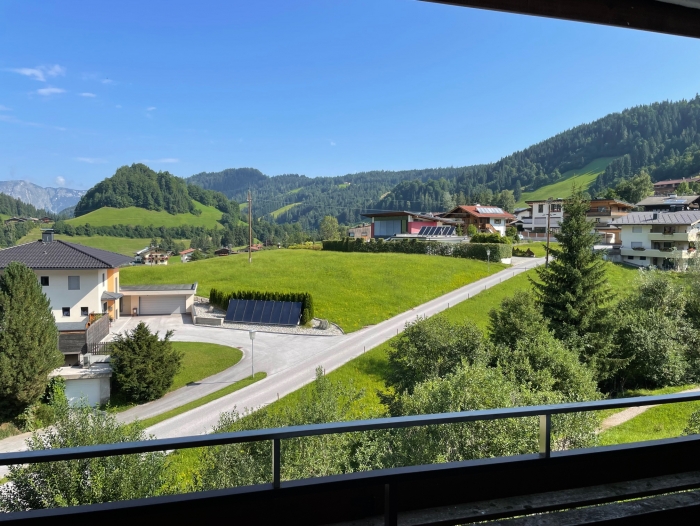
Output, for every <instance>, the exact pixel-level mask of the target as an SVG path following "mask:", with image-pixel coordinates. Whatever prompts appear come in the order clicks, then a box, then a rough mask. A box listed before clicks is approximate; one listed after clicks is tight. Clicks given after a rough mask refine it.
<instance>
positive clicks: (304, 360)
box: [124, 258, 544, 438]
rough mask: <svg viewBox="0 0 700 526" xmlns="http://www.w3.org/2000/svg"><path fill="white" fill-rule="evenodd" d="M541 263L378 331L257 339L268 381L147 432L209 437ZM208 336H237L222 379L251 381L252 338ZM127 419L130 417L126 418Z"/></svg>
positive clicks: (518, 267)
mask: <svg viewBox="0 0 700 526" xmlns="http://www.w3.org/2000/svg"><path fill="white" fill-rule="evenodd" d="M543 263H544V258H537V259H524V258H523V259H519V260H518V261H516V262H515V265H513V266H512V267H510V268H508V269H506V270H502V271H501V272H498V273H496V274H493V275H492V276H489V277H488V278H484V279H482V280H479V281H477V282H475V283H472V284H470V285H467V286H465V287H462V288H460V289H457V290H455V291H452V292H450V293H448V294H445V295H444V296H440V297H439V298H436V299H434V300H432V301H429V302H427V303H424V304H423V305H420V306H418V307H416V308H414V309H411V310H410V311H407V312H404V313H402V314H399V315H398V316H394V317H393V318H390V319H388V320H386V321H383V322H381V323H379V324H377V325H373V326H370V327H366V328H364V329H361V330H359V331H356V332H353V333H351V334H347V335H344V336H336V337H328V338H325V337H304V336H283V335H278V334H274V335H273V334H260V333H259V334H258V336H257V337H256V340H255V358H256V364H257V363H258V356H260V355H263V353H265V358H264V360H265V362H262V360H263V358H261V365H260V368H259V369H258V368H257V365H256V370H264V371H266V372H267V373H268V376H267V378H265V379H264V380H261V381H259V382H257V383H255V384H253V385H250V386H248V387H245V388H244V389H241V390H240V391H236V392H235V393H231V394H230V395H227V396H224V397H222V398H220V399H218V400H215V401H213V402H210V403H208V404H206V405H203V406H201V407H199V408H197V409H193V410H192V411H188V412H187V413H183V414H181V415H179V416H176V417H174V418H170V419H168V420H165V421H163V422H161V423H159V424H156V425H154V426H152V427H150V428H148V430H147V431H148V432H149V433H151V434H153V435H155V436H156V437H158V438H170V437H176V436H187V435H199V434H204V433H208V432H210V431H211V430H212V428H213V427H214V426H215V425H216V423H217V421H218V419H219V414H220V413H222V412H224V411H230V410H232V409H234V408H237V409H238V410H239V411H241V410H243V409H245V408H251V409H255V408H259V407H261V406H264V405H267V404H269V403H271V402H274V401H275V400H277V399H278V398H281V397H283V396H285V395H287V394H289V393H291V392H293V391H296V390H297V389H299V388H300V387H303V386H304V385H306V384H308V383H310V382H312V381H313V379H314V377H315V371H316V368H317V367H318V366H321V367H323V369H324V370H325V371H326V372H330V371H332V370H334V369H337V368H338V367H340V366H341V365H343V364H345V363H347V362H349V361H350V360H352V359H353V358H356V357H358V356H360V355H361V354H362V353H363V352H365V351H366V350H367V351H369V350H370V349H372V348H374V347H376V346H378V345H380V344H382V343H384V342H385V341H387V340H389V339H390V338H392V337H393V336H396V335H397V334H398V333H399V332H401V331H402V330H403V329H404V326H405V325H406V322H409V321H413V320H415V319H416V317H417V316H432V315H434V314H437V313H438V312H442V311H443V310H445V309H447V308H448V306H452V305H456V304H457V303H459V302H461V301H464V300H466V299H468V298H470V297H472V296H474V295H475V294H478V293H479V292H481V291H483V290H486V289H488V288H491V287H493V286H494V285H498V284H499V283H501V282H503V281H505V280H507V279H509V278H511V277H513V276H515V275H517V274H520V273H522V272H524V271H525V270H528V269H531V268H534V267H536V266H538V265H541V264H543ZM207 330H208V331H216V332H218V333H224V332H225V333H239V334H236V335H235V336H234V335H231V336H228V335H227V336H224V337H226V338H231V341H233V340H234V339H235V340H236V341H237V342H238V341H240V342H243V344H242V345H241V347H243V349H244V352H245V356H244V358H243V359H242V360H241V362H239V363H238V364H237V365H235V366H234V367H233V368H232V369H234V370H236V369H237V370H238V371H237V372H235V373H234V372H233V371H232V372H231V373H228V372H227V371H224V372H223V373H220V374H221V375H224V374H231V377H232V378H233V377H234V376H235V375H236V374H240V375H241V376H240V377H245V376H248V375H250V363H251V362H250V355H249V353H248V352H247V350H248V346H249V345H250V340H248V333H247V332H243V331H233V330H226V329H209V328H207ZM241 333H242V334H241ZM177 336H178V339H180V338H182V337H183V333H180V334H177ZM273 336H275V337H278V338H279V337H280V336H282V338H281V339H278V338H273ZM217 337H218V336H217ZM296 338H301V339H302V340H299V341H300V342H301V343H299V344H298V345H297V341H296ZM202 341H209V340H202ZM214 343H219V342H214ZM292 344H293V345H292ZM236 346H237V345H236ZM259 347H260V348H261V351H260V352H259V351H258V348H259ZM292 347H293V348H292ZM262 349H265V351H262ZM265 364H267V365H265ZM217 376H218V375H217ZM209 380H210V379H207V380H206V381H205V382H202V383H208V382H209ZM220 387H222V384H217V386H216V389H218V388H220ZM183 389H187V388H183ZM216 389H214V390H216ZM155 403H157V402H154V404H155ZM149 405H150V404H149ZM178 405H179V404H178ZM144 407H145V406H144ZM132 414H134V413H132ZM124 415H125V416H126V413H124ZM127 418H128V417H127ZM142 418H143V417H142Z"/></svg>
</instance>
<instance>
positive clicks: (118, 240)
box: [17, 228, 190, 263]
mask: <svg viewBox="0 0 700 526" xmlns="http://www.w3.org/2000/svg"><path fill="white" fill-rule="evenodd" d="M54 237H55V239H58V240H61V241H68V242H70V243H77V244H79V245H85V246H86V247H92V248H100V249H102V250H109V251H111V252H117V253H119V254H124V255H126V256H133V255H134V253H135V252H136V251H138V250H141V249H142V248H145V247H147V246H149V244H150V243H151V238H145V237H143V238H139V237H137V238H130V237H112V236H65V235H62V234H56V235H55V236H54ZM39 239H41V230H40V229H39V228H35V229H34V230H32V231H31V232H29V234H27V235H26V236H24V237H23V238H21V239H19V240H18V241H17V244H18V245H19V244H21V243H29V242H30V241H38V240H39ZM175 241H176V242H178V243H184V244H185V246H188V247H189V246H190V240H189V239H176V240H175ZM175 261H177V262H179V261H180V259H179V258H178V257H175V258H172V259H171V260H170V263H173V262H175Z"/></svg>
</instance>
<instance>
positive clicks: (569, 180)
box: [515, 157, 615, 207]
mask: <svg viewBox="0 0 700 526" xmlns="http://www.w3.org/2000/svg"><path fill="white" fill-rule="evenodd" d="M613 159H615V157H600V158H599V159H595V160H593V161H591V162H590V163H588V164H587V165H586V166H584V167H583V168H581V169H579V170H569V171H568V172H564V173H563V174H561V175H562V178H561V179H560V180H559V181H557V182H556V183H554V184H550V185H547V186H543V187H542V188H538V189H537V190H534V191H532V192H523V195H522V198H521V199H520V201H518V202H517V203H516V204H515V206H516V207H520V206H527V205H526V204H525V201H533V200H536V199H547V198H549V197H554V198H557V197H562V198H567V197H569V195H571V185H572V184H573V183H576V184H578V185H581V186H583V189H584V190H585V189H587V188H588V187H589V186H591V184H593V181H595V179H596V177H598V175H599V174H601V173H603V172H604V171H605V168H606V167H607V166H608V165H609V164H610V163H611V162H612V160H613Z"/></svg>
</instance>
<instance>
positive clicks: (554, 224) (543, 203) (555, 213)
mask: <svg viewBox="0 0 700 526" xmlns="http://www.w3.org/2000/svg"><path fill="white" fill-rule="evenodd" d="M526 203H527V205H528V206H529V207H530V208H531V209H532V212H531V213H530V219H531V221H530V223H529V228H526V230H530V231H532V232H540V233H542V232H546V231H547V215H549V228H550V229H551V230H552V231H554V232H556V231H558V230H559V223H561V221H563V219H564V211H563V205H564V199H553V200H552V201H551V202H548V201H547V200H546V199H543V200H539V201H526ZM523 227H524V228H525V225H523Z"/></svg>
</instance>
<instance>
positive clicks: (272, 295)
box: [209, 289, 314, 325]
mask: <svg viewBox="0 0 700 526" xmlns="http://www.w3.org/2000/svg"><path fill="white" fill-rule="evenodd" d="M230 300H262V301H293V302H295V303H301V320H300V321H299V323H300V324H301V325H306V324H307V323H309V322H310V321H311V320H312V319H313V318H314V300H313V297H312V296H311V294H309V293H308V292H263V291H260V290H237V291H234V292H228V293H226V292H221V291H219V290H216V289H211V291H209V303H210V304H211V305H214V306H216V307H219V308H220V309H223V310H227V309H228V302H229V301H230Z"/></svg>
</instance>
